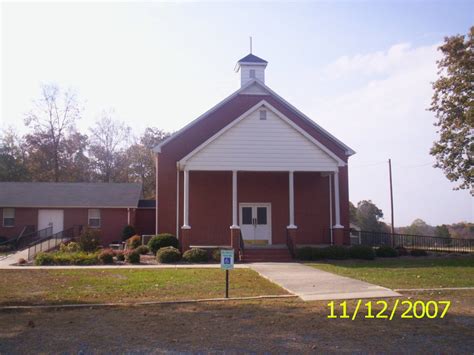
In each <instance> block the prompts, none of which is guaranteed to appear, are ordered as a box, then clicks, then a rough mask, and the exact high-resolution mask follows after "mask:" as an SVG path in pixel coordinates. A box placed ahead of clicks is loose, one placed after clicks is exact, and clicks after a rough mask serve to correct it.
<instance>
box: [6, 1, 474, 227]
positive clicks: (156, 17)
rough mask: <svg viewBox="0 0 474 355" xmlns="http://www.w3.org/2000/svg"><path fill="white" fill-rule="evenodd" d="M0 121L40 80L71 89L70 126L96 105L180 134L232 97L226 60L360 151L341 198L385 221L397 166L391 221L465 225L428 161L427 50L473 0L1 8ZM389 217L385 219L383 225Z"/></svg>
mask: <svg viewBox="0 0 474 355" xmlns="http://www.w3.org/2000/svg"><path fill="white" fill-rule="evenodd" d="M1 9H2V24H1V31H2V35H1V39H2V42H1V43H2V45H1V51H2V52H1V56H0V59H1V74H2V75H1V77H2V86H1V89H2V92H1V95H0V97H1V102H0V104H1V111H0V112H1V116H0V120H1V121H0V125H1V127H3V128H5V127H8V126H14V127H17V128H18V129H19V130H20V131H24V130H25V129H24V127H23V125H22V120H23V117H24V113H25V112H26V111H28V109H29V108H30V107H31V100H32V99H33V98H35V97H36V96H37V95H38V92H39V85H40V83H41V82H56V83H58V84H59V85H61V86H64V87H68V86H71V87H74V88H75V89H76V90H77V92H78V95H79V97H80V98H81V99H82V100H83V102H84V107H85V110H84V115H83V119H82V120H81V121H80V122H78V126H79V128H81V129H83V130H86V129H87V128H88V127H90V126H91V125H92V123H93V122H94V120H95V119H96V118H97V116H98V114H99V113H100V112H101V110H104V109H109V108H114V109H115V111H116V114H117V117H118V118H119V119H121V120H123V121H125V122H126V123H128V124H129V125H131V126H132V127H133V128H134V129H135V131H136V133H137V134H139V133H140V131H141V130H143V129H144V128H145V127H147V126H157V127H161V128H163V129H166V130H169V131H173V130H177V129H179V128H180V127H182V126H183V125H185V124H186V123H188V122H189V121H191V120H192V119H194V118H195V117H197V116H198V115H200V114H201V113H203V112H204V111H206V110H207V109H209V108H210V107H212V106H213V105H215V104H216V103H217V102H219V101H220V100H222V99H223V98H225V97H226V96H227V95H229V94H230V93H232V92H233V91H235V90H236V89H238V87H239V77H238V74H236V73H234V71H233V68H234V65H235V62H236V61H237V60H238V59H239V58H241V57H243V56H244V55H246V54H247V53H248V48H249V40H248V37H249V36H250V35H251V36H253V43H254V45H253V48H254V53H255V54H257V55H258V56H260V57H262V58H264V59H266V60H268V62H269V65H268V67H267V70H266V84H267V85H269V86H270V87H271V88H272V89H273V90H275V91H276V92H277V93H279V94H280V95H282V96H283V97H285V98H286V99H287V100H288V101H290V102H291V103H292V104H293V105H295V106H296V107H298V108H299V109H300V110H301V111H303V112H304V113H306V114H307V115H308V116H310V117H311V118H312V119H313V120H315V121H316V122H317V123H318V124H320V125H322V126H323V127H325V128H326V129H327V130H329V131H330V132H331V133H333V134H334V135H336V136H337V137H338V138H340V139H341V140H343V141H344V142H345V143H347V144H348V145H349V146H351V147H352V148H353V149H354V150H356V151H357V154H356V155H355V156H354V157H353V158H351V160H350V197H351V200H352V201H353V202H357V201H359V200H361V199H372V200H373V201H374V202H375V203H376V204H377V205H379V206H380V207H381V208H382V209H383V211H384V212H385V214H386V217H389V215H388V214H389V200H388V184H387V179H388V176H387V168H386V163H385V161H386V160H387V159H388V158H389V157H391V158H392V160H393V167H394V192H395V207H396V215H395V222H396V224H397V225H405V224H408V223H410V222H411V221H412V220H414V219H415V218H422V219H424V220H426V221H427V222H429V223H432V224H438V223H451V222H456V221H461V220H469V221H472V220H473V214H474V212H473V204H472V199H471V197H470V196H469V193H468V192H466V191H452V187H453V184H451V183H449V182H448V181H447V180H446V179H445V178H444V176H443V174H442V172H441V171H439V170H437V169H434V168H432V167H431V163H432V162H433V158H432V157H431V156H430V155H429V154H428V151H429V149H430V146H431V143H432V141H433V140H434V139H435V138H436V133H435V128H434V127H433V126H432V123H433V121H434V118H433V115H432V114H431V113H430V112H427V111H426V108H427V107H428V106H429V102H430V98H431V94H432V91H431V86H430V82H431V81H433V80H435V79H436V66H435V61H436V59H437V58H439V53H438V52H437V50H436V47H437V46H438V45H439V44H440V43H441V42H442V40H443V38H444V36H447V35H453V34H457V33H466V32H467V31H468V28H469V27H470V26H472V25H474V21H473V20H474V16H473V15H472V14H474V3H472V2H467V1H466V2H458V1H449V2H448V1H445V2H439V1H437V2H428V1H396V2H382V1H377V2H361V1H351V2H315V3H313V2H312V3H310V2H294V3H283V2H275V3H269V2H263V3H249V2H245V3H224V4H222V3H135V2H133V3H132V2H130V3H113V2H105V3H97V4H96V3H93V2H86V3H58V2H55V3H38V2H37V3H20V4H18V3H3V4H2V7H1ZM388 219H389V218H387V220H388Z"/></svg>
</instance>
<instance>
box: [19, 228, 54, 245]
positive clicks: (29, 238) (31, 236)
mask: <svg viewBox="0 0 474 355" xmlns="http://www.w3.org/2000/svg"><path fill="white" fill-rule="evenodd" d="M52 234H53V227H46V228H44V229H40V230H38V231H34V232H31V233H28V234H25V235H23V236H21V238H18V239H17V240H16V243H15V244H16V248H17V249H18V250H24V249H26V248H28V246H29V245H30V244H31V243H34V242H35V241H36V240H40V239H42V238H45V237H49V236H51V235H52Z"/></svg>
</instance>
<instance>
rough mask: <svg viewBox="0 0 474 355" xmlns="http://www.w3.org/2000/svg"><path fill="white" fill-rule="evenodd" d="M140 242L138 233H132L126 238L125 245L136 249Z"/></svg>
mask: <svg viewBox="0 0 474 355" xmlns="http://www.w3.org/2000/svg"><path fill="white" fill-rule="evenodd" d="M141 244H142V238H141V237H140V236H139V235H134V236H133V237H131V238H128V239H127V246H128V247H129V248H130V249H136V248H138V247H139V246H140V245H141Z"/></svg>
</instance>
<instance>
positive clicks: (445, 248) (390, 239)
mask: <svg viewBox="0 0 474 355" xmlns="http://www.w3.org/2000/svg"><path fill="white" fill-rule="evenodd" d="M345 233H349V234H350V238H351V244H360V245H368V246H373V247H378V246H382V245H388V246H393V247H398V246H401V247H404V248H406V249H423V250H426V251H438V252H448V253H449V252H454V253H474V239H460V238H443V237H432V236H425V235H412V234H398V233H395V234H391V233H381V232H367V231H357V230H354V229H351V230H345Z"/></svg>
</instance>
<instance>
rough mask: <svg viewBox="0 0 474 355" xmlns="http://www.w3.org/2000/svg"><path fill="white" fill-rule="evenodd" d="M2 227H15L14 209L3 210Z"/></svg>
mask: <svg viewBox="0 0 474 355" xmlns="http://www.w3.org/2000/svg"><path fill="white" fill-rule="evenodd" d="M3 226H4V227H14V226H15V209H14V208H4V209H3Z"/></svg>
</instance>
